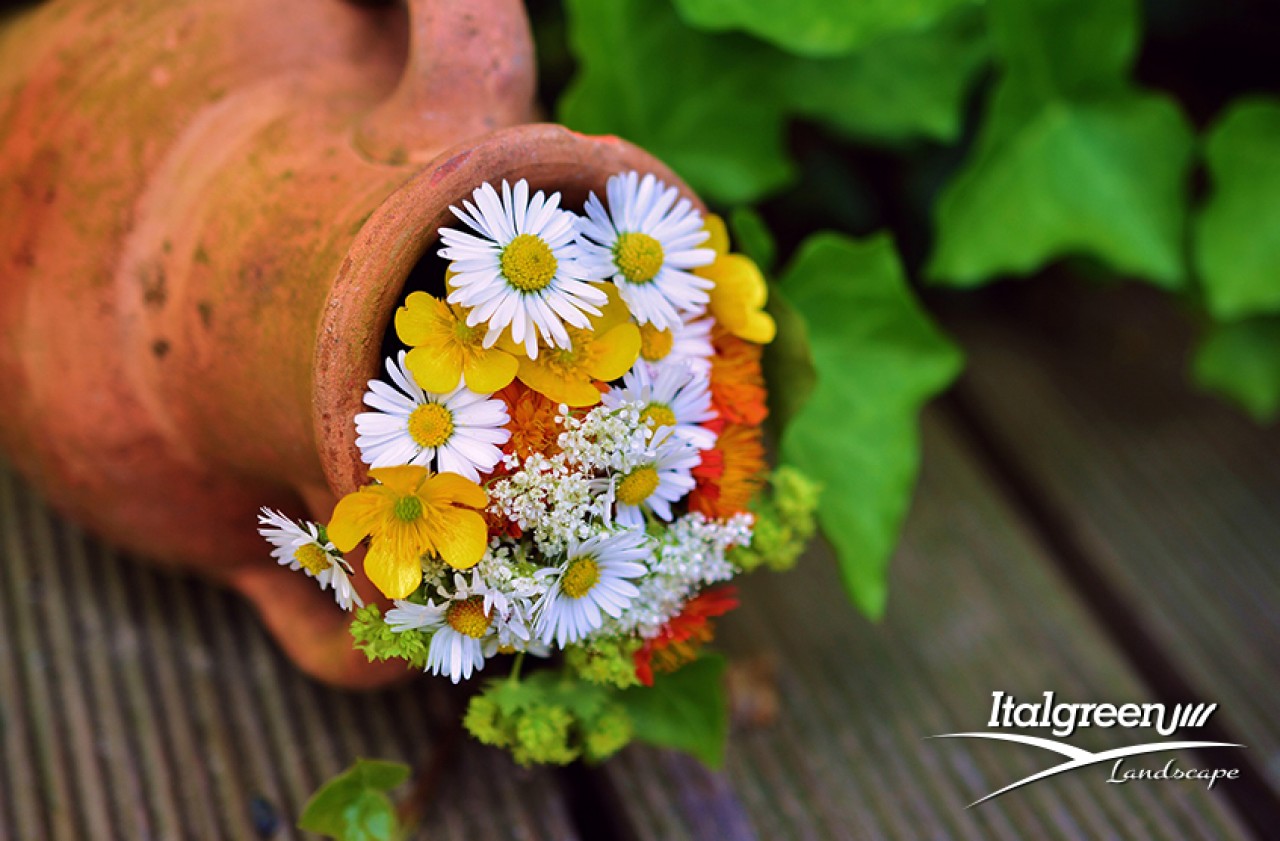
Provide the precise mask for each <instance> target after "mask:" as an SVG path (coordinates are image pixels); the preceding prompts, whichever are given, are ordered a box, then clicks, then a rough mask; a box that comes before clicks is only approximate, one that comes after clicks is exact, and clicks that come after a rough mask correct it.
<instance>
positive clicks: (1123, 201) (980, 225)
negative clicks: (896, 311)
mask: <svg viewBox="0 0 1280 841" xmlns="http://www.w3.org/2000/svg"><path fill="white" fill-rule="evenodd" d="M1014 95H1015V89H1014V88H1010V87H1006V88H1005V89H1004V90H1002V91H1001V94H1000V95H998V96H997V99H996V102H995V103H994V104H993V111H994V112H995V113H993V114H992V115H991V117H990V118H989V120H990V121H991V122H990V124H989V127H988V132H987V134H986V136H985V138H984V140H983V142H982V143H981V145H980V148H979V149H978V152H977V154H976V155H974V156H973V158H972V159H971V160H970V161H969V162H968V163H967V165H966V166H965V167H964V168H963V170H962V171H961V172H960V174H959V175H958V176H957V177H956V179H955V180H954V181H953V182H952V183H951V184H950V185H948V187H947V189H946V190H945V192H944V193H943V195H942V197H941V199H940V200H939V202H938V204H937V207H936V222H937V236H938V241H937V243H936V245H935V250H934V253H933V256H932V258H931V260H930V263H929V268H928V273H929V275H930V277H931V278H933V279H935V280H939V281H943V282H946V283H948V284H951V285H953V286H964V287H969V286H976V285H978V284H981V283H983V282H984V281H986V280H988V279H989V278H992V277H995V276H999V275H1003V274H1027V273H1030V272H1033V271H1035V270H1036V269H1038V268H1040V267H1041V266H1043V265H1045V264H1046V263H1048V262H1049V261H1051V260H1053V259H1055V258H1057V257H1061V256H1065V255H1068V254H1075V253H1084V254H1090V255H1094V256H1096V257H1099V258H1101V259H1103V260H1105V261H1106V262H1107V263H1109V264H1110V265H1111V266H1112V267H1114V268H1115V269H1117V270H1119V271H1121V272H1126V273H1132V274H1135V275H1139V276H1142V277H1146V278H1149V279H1151V280H1152V281H1154V282H1155V283H1156V284H1157V285H1159V286H1162V287H1165V288H1169V289H1174V288H1178V287H1180V286H1181V285H1182V284H1183V282H1184V279H1185V276H1184V270H1183V265H1182V232H1183V226H1184V221H1185V192H1186V181H1187V173H1188V167H1189V165H1190V162H1191V153H1192V146H1193V141H1192V135H1191V130H1190V128H1189V127H1188V126H1187V123H1186V120H1185V119H1184V118H1183V116H1182V113H1181V112H1180V111H1179V110H1178V107H1177V105H1175V104H1174V103H1173V102H1172V101H1171V100H1169V99H1166V98H1164V97H1161V96H1154V95H1138V94H1130V95H1125V96H1119V97H1115V98H1111V99H1107V100H1098V101H1090V102H1079V103H1076V102H1067V101H1053V102H1050V103H1048V104H1046V105H1044V106H1043V107H1042V108H1041V109H1040V110H1039V111H1038V112H1037V113H1036V114H1035V115H1034V116H1032V117H1031V118H1029V119H1027V120H1026V121H1025V122H1021V123H1018V122H1017V121H1016V120H1015V119H1011V118H1010V117H1006V116H1002V114H1001V113H1000V111H1001V109H1004V108H1010V107H1012V108H1020V107H1021V104H1020V103H1017V102H1015V101H1014V100H1012V99H1010V98H1009V97H1010V96H1014Z"/></svg>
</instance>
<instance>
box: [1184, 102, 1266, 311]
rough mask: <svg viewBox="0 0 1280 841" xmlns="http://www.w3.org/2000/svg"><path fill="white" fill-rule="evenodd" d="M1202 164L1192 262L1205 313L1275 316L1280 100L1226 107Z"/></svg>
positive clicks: (1213, 130)
mask: <svg viewBox="0 0 1280 841" xmlns="http://www.w3.org/2000/svg"><path fill="white" fill-rule="evenodd" d="M1205 159H1206V162H1207V163H1208V168H1209V175H1210V178H1211V179H1212V181H1213V188H1214V190H1213V196H1212V197H1211V198H1210V199H1209V202H1208V203H1207V204H1206V205H1205V207H1204V209H1203V210H1202V211H1201V213H1200V215H1199V218H1198V219H1197V220H1196V225H1195V259H1196V270H1197V272H1198V273H1199V275H1200V279H1201V281H1202V285H1203V287H1204V293H1205V298H1206V301H1207V303H1208V306H1209V310H1210V312H1212V313H1213V314H1214V315H1215V316H1216V317H1217V318H1220V319H1226V320H1234V319H1238V318H1242V317H1245V316H1250V315H1261V314H1264V313H1268V312H1276V311H1280V100H1275V99H1254V100H1245V101H1241V102H1238V103H1236V104H1235V105H1233V106H1232V108H1231V109H1230V110H1229V111H1228V112H1227V114H1226V116H1225V117H1223V118H1222V119H1221V120H1219V121H1218V123H1217V124H1216V125H1215V126H1214V127H1213V128H1212V129H1211V130H1210V132H1209V138H1208V140H1207V142H1206V144H1205ZM1250 329H1252V328H1250Z"/></svg>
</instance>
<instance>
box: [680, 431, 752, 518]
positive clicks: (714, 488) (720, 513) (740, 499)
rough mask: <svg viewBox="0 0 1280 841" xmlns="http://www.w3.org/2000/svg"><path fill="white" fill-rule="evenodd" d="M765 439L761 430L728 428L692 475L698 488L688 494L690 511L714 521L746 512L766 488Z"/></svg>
mask: <svg viewBox="0 0 1280 841" xmlns="http://www.w3.org/2000/svg"><path fill="white" fill-rule="evenodd" d="M763 437H764V433H763V430H761V429H760V427H758V426H743V425H741V424H736V423H731V424H727V425H726V426H725V428H724V429H723V430H722V431H721V432H720V436H719V437H718V438H717V439H716V446H715V448H714V449H713V450H710V451H709V452H707V453H704V454H703V464H702V465H699V466H698V467H697V468H695V469H694V471H693V474H694V477H695V478H696V479H697V480H698V484H697V486H695V487H694V489H693V490H692V491H690V492H689V510H690V511H697V512H699V513H701V514H704V515H706V516H708V517H711V518H720V517H730V516H732V515H734V514H737V513H739V512H742V511H746V510H747V505H748V503H750V502H751V498H752V497H754V496H755V495H756V494H757V493H758V492H759V491H760V489H761V487H763V485H764V469H765V461H764V442H763V440H762V439H763ZM717 474H718V475H717Z"/></svg>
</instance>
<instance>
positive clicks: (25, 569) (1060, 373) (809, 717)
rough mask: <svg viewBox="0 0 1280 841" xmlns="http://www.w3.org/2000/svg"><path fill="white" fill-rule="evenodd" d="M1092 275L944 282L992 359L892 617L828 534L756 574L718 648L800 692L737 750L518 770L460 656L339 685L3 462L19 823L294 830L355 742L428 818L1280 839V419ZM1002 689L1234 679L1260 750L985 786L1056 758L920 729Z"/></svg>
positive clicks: (665, 831) (86, 829) (931, 502)
mask: <svg viewBox="0 0 1280 841" xmlns="http://www.w3.org/2000/svg"><path fill="white" fill-rule="evenodd" d="M1097 294H1099V295H1102V296H1103V297H1102V298H1095V299H1094V300H1093V304H1094V306H1092V307H1091V308H1090V310H1089V312H1090V313H1091V314H1087V315H1082V314H1079V313H1076V312H1074V311H1066V312H1064V311H1062V310H1061V309H1058V308H1056V307H1057V305H1056V304H1053V303H1051V304H1049V305H1047V306H1052V307H1055V308H1054V309H1053V310H1052V312H1050V313H1048V314H1046V313H1045V312H1044V308H1045V307H1046V305H1045V304H1042V303H1041V302H1040V298H1041V296H1040V295H1038V294H1037V293H1021V292H1019V293H1016V294H1014V295H1012V296H1008V295H997V296H994V297H989V298H988V299H987V300H984V301H981V302H980V303H981V306H980V307H975V306H971V305H969V304H967V303H963V302H962V303H960V304H959V305H957V304H956V302H954V301H949V300H944V301H942V302H941V304H942V310H943V311H944V313H946V320H947V321H948V323H949V326H950V327H951V328H952V329H953V330H954V331H955V332H956V334H957V335H958V336H959V337H960V339H961V341H962V344H963V345H964V346H965V348H966V350H967V352H968V354H969V372H968V374H966V377H965V379H964V381H963V382H962V384H961V386H960V387H959V389H957V391H956V393H955V394H954V395H952V396H949V397H948V398H946V399H944V400H943V401H941V402H940V404H939V405H938V406H936V407H934V408H933V410H931V412H930V413H929V415H928V417H927V418H926V422H925V469H924V474H923V477H922V480H921V486H920V490H919V494H918V497H917V500H916V503H915V506H914V510H913V513H912V515H911V518H910V521H909V523H908V527H907V530H906V537H905V539H904V542H903V545H902V548H901V550H900V552H899V555H898V557H897V559H896V560H895V562H894V565H893V571H892V588H891V602H890V607H889V611H888V615H887V617H886V619H885V621H884V622H883V623H881V624H879V625H873V624H871V623H868V622H867V621H865V620H863V619H862V618H860V617H859V616H857V615H856V614H855V613H854V612H853V611H852V609H851V608H850V607H849V606H848V603H847V602H846V601H845V598H844V596H843V594H842V592H841V591H840V588H839V584H838V578H837V575H836V573H835V571H834V568H833V566H832V562H831V560H830V558H829V557H828V556H827V555H826V554H824V552H823V551H822V550H816V551H814V552H813V553H812V554H811V555H810V556H809V557H807V558H806V559H805V560H804V561H802V563H801V566H800V567H799V569H798V570H797V571H796V572H794V573H793V574H790V575H788V576H786V577H776V576H775V577H771V576H769V575H767V574H758V575H757V576H754V577H752V578H750V579H748V580H747V581H746V583H745V584H744V586H743V588H742V591H743V593H742V594H743V607H742V608H741V609H740V610H739V611H738V612H737V613H736V614H734V615H733V616H732V617H730V618H729V619H728V620H727V621H726V622H725V623H724V626H723V632H722V633H721V635H720V647H721V648H722V649H723V650H724V651H726V652H727V653H728V654H729V655H730V657H731V659H732V661H733V663H734V668H735V669H736V670H737V674H739V675H741V676H743V683H747V684H751V683H752V682H753V676H754V681H755V683H758V686H757V687H756V689H755V690H754V692H752V693H748V694H747V695H746V696H745V700H744V703H748V702H754V703H755V705H756V707H757V708H759V707H760V706H761V705H763V706H765V707H767V706H768V705H769V703H770V702H772V701H774V700H776V703H777V707H778V714H777V717H776V722H775V723H774V724H773V725H772V726H769V727H750V726H746V725H743V726H740V727H739V728H737V729H736V731H735V733H734V734H733V736H732V741H731V746H730V750H729V755H728V762H727V767H726V769H725V771H724V772H723V773H722V774H712V773H709V772H707V771H705V770H704V769H703V768H702V767H701V766H699V765H698V764H697V763H696V762H693V761H691V760H688V759H686V758H684V757H681V756H678V755H675V754H671V753H667V752H662V751H656V750H651V749H645V748H631V749H628V750H627V751H625V752H624V753H623V754H622V755H621V756H620V757H618V758H615V759H614V760H612V761H610V762H608V763H606V764H604V765H603V766H600V767H598V768H585V767H574V768H570V769H565V770H532V771H530V770H523V769H520V768H517V767H515V766H514V765H512V764H511V763H510V761H509V760H507V759H506V758H505V757H504V756H503V755H502V754H500V753H498V752H496V751H492V750H490V749H487V748H483V747H481V746H479V745H477V744H475V743H474V742H471V741H469V740H467V739H466V738H460V737H459V734H458V731H457V729H456V722H457V720H458V717H459V714H460V709H461V705H462V704H463V703H464V699H463V697H462V696H461V695H460V694H459V693H458V692H455V691H452V690H451V689H449V688H447V686H445V685H443V684H442V683H441V682H439V681H436V682H433V683H425V682H419V683H416V684H415V685H414V686H411V687H406V688H404V689H401V690H397V691H394V692H386V693H380V694H376V695H346V694H341V693H336V692H332V691H329V690H326V689H323V688H321V687H318V686H316V685H315V684H312V683H311V682H309V681H308V680H306V679H304V678H302V677H300V676H299V675H298V674H297V673H296V672H295V671H294V670H293V669H291V668H290V666H289V665H288V664H287V663H286V662H285V661H284V660H283V658H282V657H281V656H280V655H279V654H278V653H277V652H276V651H275V650H274V649H273V647H272V646H271V644H270V643H269V642H268V641H267V639H266V638H265V636H264V634H263V633H262V631H261V630H260V629H259V627H258V625H257V624H256V622H255V620H254V618H253V616H252V613H251V611H250V610H249V609H248V607H247V606H246V605H244V604H242V603H241V602H240V601H238V600H237V599H236V598H234V597H233V596H231V595H229V594H226V593H223V592H220V591H217V590H214V589H211V588H209V587H206V586H205V585H203V584H201V583H199V582H195V581H189V580H184V579H176V578H172V577H168V576H165V575H161V574H157V573H154V572H152V571H150V570H147V569H145V568H143V567H141V566H139V565H135V564H132V563H130V562H129V561H128V560H127V559H122V558H120V557H118V556H117V555H116V554H115V553H114V552H112V551H111V550H109V549H107V548H104V547H103V546H101V545H99V544H98V543H96V542H95V541H93V540H92V539H88V538H86V537H85V536H83V535H82V534H81V533H80V532H79V531H78V530H77V529H75V528H74V527H71V526H68V525H66V524H64V523H62V522H60V521H59V520H58V519H57V518H56V517H53V516H51V515H50V514H49V512H48V511H47V510H46V509H45V508H44V506H43V505H42V504H41V503H40V502H39V501H38V500H37V499H35V498H33V497H32V495H31V494H30V493H29V492H28V491H27V490H26V488H25V487H24V486H23V485H22V483H21V482H20V481H19V480H17V479H15V478H14V477H13V476H12V475H10V474H8V473H0V620H2V621H0V754H2V758H0V838H13V839H22V841H26V839H43V838H56V839H63V838H66V839H100V838H101V839H114V838H120V839H146V838H155V839H178V838H199V839H205V838H208V839H220V838H230V839H240V838H246V839H252V838H279V839H286V838H295V837H298V833H297V832H296V831H295V830H294V829H293V821H294V820H295V819H296V816H297V814H298V812H299V811H300V808H301V805H302V803H303V802H304V801H305V799H306V797H307V795H308V794H309V793H310V792H311V791H312V790H313V789H315V788H316V786H318V785H319V783H320V782H321V781H322V780H323V779H325V778H326V777H328V776H330V775H332V774H333V773H335V772H337V771H338V770H340V769H341V768H342V767H344V766H346V765H347V764H349V763H350V762H351V761H352V760H354V759H355V758H356V757H358V756H376V757H385V758H398V759H404V760H406V761H410V762H412V763H414V764H416V765H420V766H422V765H435V766H436V767H438V768H441V769H443V773H442V774H441V775H440V777H439V784H438V786H437V787H436V790H435V792H434V796H433V797H432V798H431V800H430V801H429V803H428V805H427V807H426V814H425V819H424V821H423V828H422V831H421V832H420V833H419V836H418V837H421V838H423V839H427V838H430V839H433V841H435V839H445V838H457V839H467V841H475V839H490V838H495V839H496V838H513V839H514V838H519V839H544V838H546V839H573V838H583V839H596V838H632V839H699V841H702V840H703V839H706V840H707V841H710V839H745V838H761V839H782V838H786V839H792V838H796V839H803V838H859V839H860V838H940V839H945V838H964V839H969V838H972V839H1021V838H1036V839H1040V838H1044V839H1054V838H1063V839H1066V838H1071V839H1076V838H1169V839H1180V838H1206V839H1209V838H1212V839H1231V838H1276V837H1280V715H1278V713H1280V434H1278V433H1277V430H1270V431H1263V430H1259V429H1257V428H1256V427H1254V426H1252V425H1250V424H1249V423H1248V422H1246V421H1244V420H1243V419H1242V418H1240V417H1239V416H1237V415H1236V414H1234V413H1233V412H1231V411H1230V410H1228V409H1226V408H1224V407H1222V406H1221V405H1219V404H1217V403H1216V402H1214V401H1212V400H1209V399H1206V398H1203V397H1199V396H1196V395H1194V394H1192V393H1191V392H1190V391H1189V389H1188V388H1187V387H1186V386H1185V384H1184V383H1183V382H1182V375H1181V367H1180V365H1181V359H1180V357H1178V356H1177V355H1173V354H1171V352H1170V351H1171V348H1175V347H1181V341H1182V337H1181V329H1180V327H1179V326H1178V320H1177V318H1176V317H1175V316H1174V314H1172V313H1170V312H1169V311H1168V309H1167V308H1166V307H1163V306H1160V305H1158V304H1155V305H1153V302H1152V301H1151V300H1150V299H1148V298H1147V297H1146V296H1144V295H1141V294H1138V295H1136V296H1135V295H1133V294H1129V293H1125V294H1120V295H1119V296H1118V299H1117V300H1115V301H1112V300H1110V298H1108V297H1106V295H1105V293H1097ZM1050 297H1051V300H1052V296H1050ZM1010 298H1011V299H1010ZM967 300H970V299H966V301H967ZM958 306H963V307H966V310H964V311H962V310H960V309H958ZM1100 312H1108V313H1117V315H1108V316H1100V315H1098V314H1097V313H1100ZM770 673H772V674H773V675H775V676H776V682H775V683H771V682H770V681H769V680H768V679H767V678H762V677H761V676H767V675H768V674H770ZM771 686H772V687H773V688H771ZM996 690H1001V691H1005V692H1012V693H1014V694H1015V695H1017V696H1019V697H1020V698H1025V699H1027V700H1034V699H1036V698H1038V696H1040V695H1041V694H1042V693H1043V692H1045V691H1049V690H1052V691H1055V692H1056V693H1057V694H1058V695H1059V696H1060V698H1061V699H1062V700H1071V701H1090V702H1103V701H1106V702H1115V703H1121V702H1129V701H1138V702H1141V701H1164V702H1166V703H1171V704H1172V703H1176V702H1180V701H1197V702H1201V701H1203V702H1216V703H1217V704H1218V705H1219V707H1218V710H1217V712H1216V713H1215V714H1214V717H1213V718H1212V719H1211V720H1210V726H1209V727H1208V728H1206V729H1205V730H1203V731H1197V732H1196V734H1195V735H1194V736H1188V738H1208V739H1213V740H1218V741H1228V742H1239V743H1242V744H1245V745H1247V746H1248V749H1247V750H1243V751H1242V750H1238V749H1224V750H1223V751H1221V752H1219V753H1213V752H1193V751H1184V752H1180V753H1178V754H1177V757H1178V759H1179V763H1180V764H1181V765H1184V766H1186V765H1195V764H1197V763H1204V764H1207V765H1208V766H1213V767H1218V766H1221V767H1239V768H1241V775H1242V776H1241V779H1240V780H1239V781H1235V782H1230V783H1219V784H1218V785H1217V786H1216V787H1215V788H1214V790H1213V791H1211V792H1210V791H1206V790H1205V789H1204V787H1203V785H1202V784H1199V783H1193V782H1186V781H1148V782H1137V783H1131V784H1128V785H1125V786H1117V785H1109V784H1107V783H1106V782H1105V779H1106V776H1107V772H1108V769H1107V768H1104V767H1102V766H1095V767H1093V768H1090V769H1085V770H1079V771H1075V772H1072V773H1069V774H1066V775H1062V776H1058V777H1055V778H1053V779H1050V780H1045V781H1042V782H1038V783H1035V784H1032V785H1030V786H1027V787H1025V788H1022V789H1018V790H1016V791H1013V792H1010V793H1008V794H1006V795H1003V796H1001V797H999V798H997V799H995V800H992V801H990V802H987V803H983V804H981V805H980V806H977V807H974V808H972V809H966V808H965V807H966V805H967V804H969V803H970V802H972V801H973V800H976V799H978V798H979V797H982V796H983V795H985V794H987V793H989V792H991V791H994V790H995V789H997V788H1000V787H1001V786H1003V785H1005V784H1007V783H1008V782H1011V781H1013V780H1016V779H1018V778H1020V777H1023V776H1026V775H1029V774H1031V773H1033V772H1035V771H1036V770H1039V769H1041V768H1044V767H1047V766H1048V765H1050V764H1053V762H1054V761H1055V760H1053V759H1052V758H1051V757H1049V755H1047V754H1044V753H1042V752H1039V751H1035V750H1033V749H1030V748H1027V747H1025V746H1020V745H1011V744H990V743H977V742H972V741H963V740H929V739H926V738H925V737H927V736H930V735H933V734H939V733H950V732H957V731H965V730H978V729H983V728H984V727H985V723H986V718H987V716H988V714H989V710H990V705H991V693H992V692H993V691H996ZM774 693H776V697H775V694H774ZM744 717H749V716H744ZM1126 738H1127V737H1126V736H1125V734H1123V733H1122V732H1121V731H1115V730H1112V731H1098V730H1089V731H1081V732H1080V733H1078V734H1077V736H1075V737H1073V738H1072V740H1071V741H1072V743H1073V744H1078V745H1079V746H1081V747H1084V748H1086V749H1091V750H1102V749H1106V748H1111V747H1117V746H1119V745H1123V744H1126V743H1127V742H1126ZM1129 741H1133V740H1132V739H1130V740H1129ZM1148 764H1150V763H1148Z"/></svg>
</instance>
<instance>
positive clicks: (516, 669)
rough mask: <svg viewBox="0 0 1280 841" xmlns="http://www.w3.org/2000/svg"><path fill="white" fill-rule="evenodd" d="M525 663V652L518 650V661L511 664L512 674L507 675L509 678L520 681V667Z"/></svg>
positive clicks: (515, 681) (516, 681) (514, 681)
mask: <svg viewBox="0 0 1280 841" xmlns="http://www.w3.org/2000/svg"><path fill="white" fill-rule="evenodd" d="M523 665H524V652H523V651H517V652H516V661H515V663H513V664H512V665H511V674H509V675H507V680H509V681H510V682H512V683H519V682H520V667H521V666H523Z"/></svg>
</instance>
